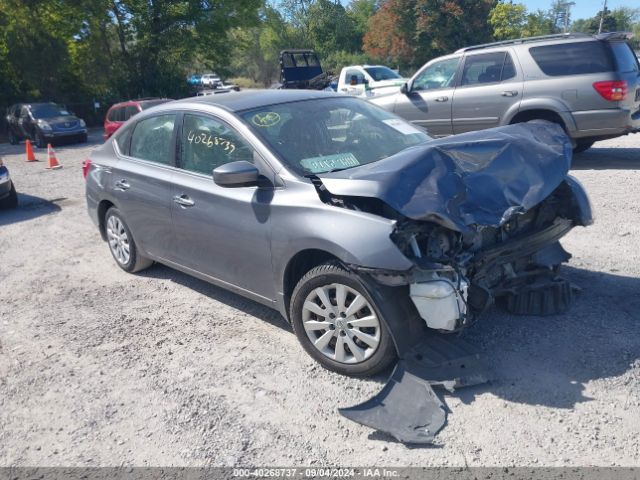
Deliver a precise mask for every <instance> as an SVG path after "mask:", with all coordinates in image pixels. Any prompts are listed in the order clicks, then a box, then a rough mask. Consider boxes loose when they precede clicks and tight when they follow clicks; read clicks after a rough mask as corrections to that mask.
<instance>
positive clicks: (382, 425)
mask: <svg viewBox="0 0 640 480" xmlns="http://www.w3.org/2000/svg"><path fill="white" fill-rule="evenodd" d="M487 381H488V377H487V373H486V369H485V367H484V365H483V363H482V362H481V360H480V356H479V354H478V353H476V352H475V351H474V349H473V347H472V346H471V345H469V344H468V343H466V342H465V341H463V340H461V339H460V338H459V337H454V336H451V335H442V334H437V333H434V334H432V335H429V336H428V337H427V338H426V339H425V340H424V341H422V342H421V343H419V344H418V345H416V346H415V347H414V348H413V349H412V350H410V351H409V352H408V353H407V354H406V355H404V356H403V357H402V358H401V359H400V360H399V361H398V364H397V365H396V368H395V369H394V371H393V373H392V374H391V377H390V378H389V380H388V381H387V384H386V385H385V386H384V388H383V389H382V390H381V391H380V393H378V394H377V395H375V396H374V397H372V398H370V399H369V400H367V401H366V402H364V403H361V404H360V405H355V406H353V407H348V408H341V409H339V412H340V414H342V415H343V416H344V417H346V418H348V419H349V420H352V421H354V422H357V423H360V424H362V425H366V426H368V427H371V428H375V429H376V430H380V431H381V432H384V433H387V434H389V435H391V436H393V437H394V438H396V439H397V440H398V441H400V442H402V443H406V444H430V443H433V440H434V438H435V435H436V434H437V433H438V432H439V431H440V429H441V428H442V427H443V426H444V424H445V422H446V418H447V415H446V408H445V405H444V404H443V403H442V401H441V400H440V398H439V397H438V396H437V395H436V393H435V391H434V390H433V388H432V387H433V386H441V387H444V388H445V389H446V390H448V391H449V392H453V391H454V389H455V388H460V387H466V386H472V385H479V384H482V383H485V382H487Z"/></svg>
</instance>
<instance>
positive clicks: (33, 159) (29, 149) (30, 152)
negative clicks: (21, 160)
mask: <svg viewBox="0 0 640 480" xmlns="http://www.w3.org/2000/svg"><path fill="white" fill-rule="evenodd" d="M26 149H27V162H37V161H38V160H37V159H36V156H35V155H34V154H33V148H32V147H31V142H30V141H29V139H28V138H27V143H26Z"/></svg>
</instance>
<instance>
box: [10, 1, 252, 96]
mask: <svg viewBox="0 0 640 480" xmlns="http://www.w3.org/2000/svg"><path fill="white" fill-rule="evenodd" d="M261 5H262V0H207V1H205V2H203V1H202V0H0V87H1V89H0V90H1V92H0V102H1V104H2V106H7V105H8V104H10V103H13V102H16V101H25V100H56V101H59V102H65V103H69V102H82V101H89V102H90V103H92V102H91V101H92V100H93V99H96V100H99V101H101V102H110V101H114V100H120V99H123V98H126V97H136V96H152V95H153V96H156V95H157V96H182V95H184V94H186V93H187V92H186V83H185V78H186V75H187V73H189V72H190V71H191V69H192V68H193V66H194V65H199V66H201V67H202V68H207V69H218V70H224V69H225V68H226V67H227V66H228V65H229V63H230V62H231V49H230V48H229V45H228V33H229V32H230V31H231V30H233V29H236V28H239V27H243V26H248V25H253V26H257V25H258V24H259V18H258V9H259V7H260V6H261Z"/></svg>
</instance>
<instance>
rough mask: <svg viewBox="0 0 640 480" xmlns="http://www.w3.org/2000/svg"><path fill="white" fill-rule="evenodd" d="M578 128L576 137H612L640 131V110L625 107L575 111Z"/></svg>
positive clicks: (574, 116)
mask: <svg viewBox="0 0 640 480" xmlns="http://www.w3.org/2000/svg"><path fill="white" fill-rule="evenodd" d="M572 115H573V118H574V120H575V122H576V127H577V129H576V130H575V131H573V132H571V133H572V136H573V137H574V138H585V137H611V136H619V135H625V134H627V133H632V132H639V131H640V110H639V111H636V112H632V111H631V110H629V109H625V108H612V109H607V110H585V111H582V112H573V113H572Z"/></svg>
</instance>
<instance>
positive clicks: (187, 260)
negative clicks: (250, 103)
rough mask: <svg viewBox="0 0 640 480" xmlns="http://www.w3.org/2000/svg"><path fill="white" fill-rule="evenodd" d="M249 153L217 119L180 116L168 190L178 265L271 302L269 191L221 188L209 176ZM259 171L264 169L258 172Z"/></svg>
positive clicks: (237, 136)
mask: <svg viewBox="0 0 640 480" xmlns="http://www.w3.org/2000/svg"><path fill="white" fill-rule="evenodd" d="M254 157H255V154H254V150H253V148H252V147H251V146H250V144H249V143H248V142H247V141H246V140H245V139H244V138H243V137H242V135H241V134H240V133H238V132H237V131H236V130H235V129H234V128H232V127H231V126H230V125H228V124H227V123H225V122H224V121H222V120H221V119H220V118H217V117H214V116H209V115H205V114H200V113H185V115H184V119H183V123H182V132H181V134H180V140H179V155H178V169H177V171H176V175H175V178H174V186H173V193H172V197H173V225H174V229H175V238H176V247H177V255H178V262H179V263H180V264H181V265H183V266H185V267H187V268H189V269H192V270H195V271H196V272H199V273H202V274H205V275H206V276H208V277H212V278H213V279H215V280H218V281H221V282H222V283H224V284H226V285H232V286H235V287H238V288H240V289H242V290H245V291H249V292H252V293H254V294H257V295H259V296H261V297H263V298H268V299H273V298H274V294H275V286H274V285H273V276H272V267H271V248H270V219H269V209H270V201H271V196H272V195H273V193H274V189H273V187H272V186H271V185H269V186H266V187H257V186H242V187H234V188H225V187H221V186H219V185H217V184H215V183H214V181H213V176H212V171H213V170H214V169H215V168H217V167H219V166H221V165H224V164H226V163H230V162H235V161H239V160H246V161H249V162H252V163H253V162H254ZM263 168H264V167H263Z"/></svg>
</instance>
